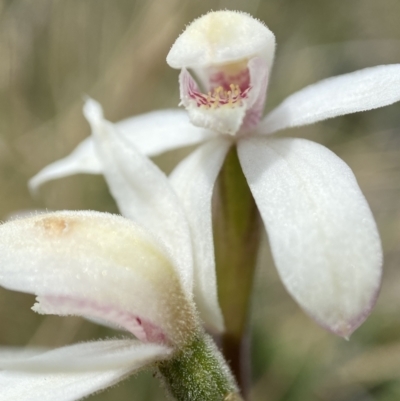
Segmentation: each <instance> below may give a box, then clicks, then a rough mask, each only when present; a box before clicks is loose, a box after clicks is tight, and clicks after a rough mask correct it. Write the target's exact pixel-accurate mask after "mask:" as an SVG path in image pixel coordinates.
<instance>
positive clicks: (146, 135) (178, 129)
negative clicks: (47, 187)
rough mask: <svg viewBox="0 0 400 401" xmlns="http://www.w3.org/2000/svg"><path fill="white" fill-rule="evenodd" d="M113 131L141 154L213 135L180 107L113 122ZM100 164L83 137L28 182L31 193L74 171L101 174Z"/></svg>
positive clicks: (92, 147) (90, 141) (155, 152)
mask: <svg viewBox="0 0 400 401" xmlns="http://www.w3.org/2000/svg"><path fill="white" fill-rule="evenodd" d="M115 126H116V130H117V131H118V132H119V134H120V135H121V136H122V137H124V138H125V139H126V141H127V142H129V143H131V144H134V146H135V147H136V148H137V149H138V150H139V151H140V152H141V153H143V154H144V155H147V156H156V155H159V154H161V153H164V152H167V151H169V150H173V149H177V148H180V147H183V146H189V145H194V144H197V143H200V142H203V141H204V140H206V139H208V138H210V137H212V136H214V134H213V133H212V132H211V131H208V130H206V129H203V128H198V127H195V126H193V124H191V123H190V121H189V117H188V115H187V113H186V112H185V111H183V110H174V109H171V110H169V109H168V110H158V111H152V112H150V113H145V114H141V115H139V116H135V117H131V118H127V119H125V120H122V121H119V122H118V123H115ZM102 172H103V166H102V163H101V159H100V158H99V157H98V155H97V153H96V152H95V149H94V146H93V140H92V137H89V138H86V139H84V140H83V141H82V142H81V143H80V144H79V145H78V146H77V147H76V148H75V149H74V150H73V151H72V153H71V154H70V155H68V156H67V157H64V158H63V159H60V160H57V161H55V162H54V163H51V164H49V165H48V166H46V167H45V168H43V169H42V170H41V171H40V172H39V173H37V174H36V175H35V176H34V177H32V178H31V179H30V181H29V188H30V190H31V191H32V192H35V191H37V189H38V188H39V187H40V186H41V185H43V184H44V183H46V182H48V181H51V180H55V179H58V178H63V177H67V176H70V175H74V174H80V173H86V174H101V173H102Z"/></svg>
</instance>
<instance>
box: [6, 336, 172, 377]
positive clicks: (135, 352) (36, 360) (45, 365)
mask: <svg viewBox="0 0 400 401" xmlns="http://www.w3.org/2000/svg"><path fill="white" fill-rule="evenodd" d="M28 350H29V349H28ZM26 352H27V351H26V350H25V349H21V352H19V350H18V349H16V350H14V352H12V351H10V352H9V355H8V356H7V357H4V356H3V355H2V353H1V348H0V368H1V369H7V370H18V371H19V372H26V373H78V372H93V371H97V372H101V371H109V370H114V369H122V368H127V369H129V370H132V369H139V368H141V367H142V366H144V365H147V364H149V363H152V362H155V361H157V360H161V359H165V358H167V357H168V356H169V355H170V354H171V352H172V350H171V348H169V347H166V346H164V345H161V344H144V343H141V342H139V341H135V340H131V339H123V340H122V339H118V340H103V341H94V342H87V343H80V344H74V345H68V346H66V347H62V348H58V349H55V350H51V351H47V352H43V353H41V354H39V355H34V356H31V357H27V356H24V355H26ZM33 352H35V350H33Z"/></svg>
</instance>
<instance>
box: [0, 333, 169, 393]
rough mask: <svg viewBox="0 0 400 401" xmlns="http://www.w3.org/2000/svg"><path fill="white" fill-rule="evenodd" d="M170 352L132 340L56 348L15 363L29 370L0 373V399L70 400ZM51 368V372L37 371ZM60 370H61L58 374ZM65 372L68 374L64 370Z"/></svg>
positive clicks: (119, 379) (111, 382)
mask: <svg viewBox="0 0 400 401" xmlns="http://www.w3.org/2000/svg"><path fill="white" fill-rule="evenodd" d="M168 354H169V350H168V349H167V348H166V347H162V346H160V345H154V344H141V345H138V344H137V343H135V342H133V341H132V340H114V341H101V342H95V343H86V344H77V345H73V346H69V347H64V348H59V349H57V350H53V351H49V352H47V353H45V354H42V355H39V356H36V357H33V358H31V359H26V360H25V361H22V360H21V361H20V362H19V363H16V364H15V365H14V366H13V367H14V368H16V369H23V370H28V371H30V372H32V373H23V372H21V371H19V372H13V371H3V372H1V373H0V388H1V392H0V400H1V401H15V400H19V401H54V400H57V401H73V400H78V399H80V398H82V397H85V396H87V395H89V394H91V393H94V392H97V391H100V390H103V389H105V388H107V387H110V386H112V385H114V384H116V383H118V382H119V381H121V380H122V379H124V378H125V377H126V376H128V375H130V374H132V373H134V372H135V371H137V370H139V369H141V368H142V367H144V366H146V365H148V364H151V363H153V362H155V361H157V360H159V359H160V358H163V359H164V358H165V357H167V356H168ZM48 369H49V370H52V371H53V373H50V372H49V373H40V372H41V371H43V370H44V371H47V370H48ZM59 370H61V371H62V372H63V373H57V371H59ZM65 371H66V372H67V373H65Z"/></svg>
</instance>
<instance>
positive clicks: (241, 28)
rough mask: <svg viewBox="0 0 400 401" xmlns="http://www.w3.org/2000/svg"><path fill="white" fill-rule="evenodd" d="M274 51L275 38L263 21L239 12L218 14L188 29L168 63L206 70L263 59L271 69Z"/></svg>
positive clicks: (182, 35)
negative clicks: (207, 68) (251, 59)
mask: <svg viewBox="0 0 400 401" xmlns="http://www.w3.org/2000/svg"><path fill="white" fill-rule="evenodd" d="M274 51H275V36H274V34H273V33H272V32H271V31H270V30H269V29H268V28H267V27H266V26H265V25H264V24H263V23H262V22H261V21H259V20H256V19H255V18H253V17H251V16H250V15H249V14H246V13H243V12H239V11H216V12H210V13H208V14H205V15H203V16H202V17H200V18H198V19H196V20H194V21H193V22H192V23H191V24H190V25H188V26H187V28H186V29H185V31H184V32H183V33H182V34H181V35H180V36H179V37H178V39H177V40H176V41H175V43H174V44H173V46H172V48H171V50H170V52H169V53H168V56H167V63H168V64H169V65H170V66H171V67H173V68H179V69H180V68H206V67H210V66H213V65H218V64H219V65H223V64H229V63H234V62H238V61H243V60H244V59H250V58H252V57H255V56H260V57H262V58H264V59H265V61H266V62H267V64H268V68H270V66H271V64H272V60H273V57H274Z"/></svg>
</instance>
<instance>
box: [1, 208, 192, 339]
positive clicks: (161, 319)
mask: <svg viewBox="0 0 400 401" xmlns="http://www.w3.org/2000/svg"><path fill="white" fill-rule="evenodd" d="M0 285H2V286H4V287H6V288H9V289H12V290H17V291H23V292H28V293H33V294H36V295H37V301H38V303H37V304H35V306H34V310H35V311H37V312H39V313H46V314H58V315H78V316H92V317H94V318H100V319H103V320H105V321H109V322H111V323H114V324H116V325H117V326H120V327H123V328H124V329H126V330H128V331H130V332H132V333H133V334H135V335H136V336H137V337H138V338H139V339H140V340H142V341H146V342H156V343H178V342H179V341H181V340H182V338H183V337H184V335H185V334H188V332H190V330H193V325H194V324H195V323H194V320H193V314H194V312H193V307H192V304H191V302H190V300H188V299H187V296H186V294H185V293H184V291H183V289H182V287H181V283H180V280H179V277H178V275H177V273H176V271H175V268H174V267H173V265H172V263H171V261H170V259H169V256H168V253H167V252H166V251H165V250H164V249H163V247H162V246H161V245H160V244H159V243H158V242H156V240H155V239H154V238H153V237H152V236H151V235H150V234H148V233H147V232H145V231H144V230H143V229H141V228H140V227H139V226H137V225H136V224H134V223H133V222H131V221H129V220H127V219H124V218H122V217H120V216H115V215H110V214H106V213H98V212H82V211H81V212H57V213H49V214H42V215H38V216H36V217H31V218H28V219H20V220H14V221H11V222H8V223H5V224H3V225H1V226H0Z"/></svg>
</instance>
